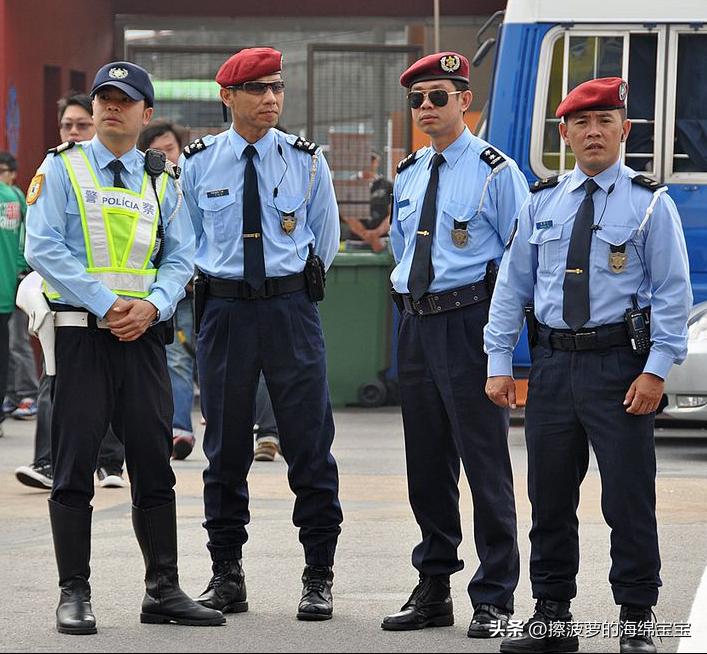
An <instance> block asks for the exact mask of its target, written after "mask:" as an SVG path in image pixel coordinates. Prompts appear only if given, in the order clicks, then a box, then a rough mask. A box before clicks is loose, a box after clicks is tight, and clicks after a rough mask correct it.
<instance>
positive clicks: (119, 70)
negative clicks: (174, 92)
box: [91, 61, 155, 107]
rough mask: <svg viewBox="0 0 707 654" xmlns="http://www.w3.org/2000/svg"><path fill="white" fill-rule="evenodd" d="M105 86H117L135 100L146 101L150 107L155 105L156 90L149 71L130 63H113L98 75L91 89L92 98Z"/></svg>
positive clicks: (107, 65) (104, 67)
mask: <svg viewBox="0 0 707 654" xmlns="http://www.w3.org/2000/svg"><path fill="white" fill-rule="evenodd" d="M104 86H115V88H117V89H120V90H121V91H123V92H124V93H126V94H127V95H128V96H130V97H131V98H132V99H133V100H144V101H145V104H147V106H148V107H152V106H153V105H154V104H155V89H154V88H153V87H152V82H151V81H150V76H149V75H148V73H147V71H146V70H145V69H144V68H142V67H141V66H138V65H137V64H131V63H130V62H129V61H113V62H111V63H109V64H106V65H105V66H103V68H101V69H100V70H99V71H98V72H97V73H96V79H94V80H93V87H92V88H91V97H93V96H94V95H96V91H98V89H102V88H103V87H104Z"/></svg>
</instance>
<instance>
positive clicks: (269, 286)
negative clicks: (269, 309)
mask: <svg viewBox="0 0 707 654" xmlns="http://www.w3.org/2000/svg"><path fill="white" fill-rule="evenodd" d="M304 288H305V278H304V273H296V274H294V275H287V276H286V277H267V278H266V279H265V282H264V283H263V285H262V286H261V287H260V288H259V289H258V290H257V291H255V290H253V287H252V286H251V285H250V284H248V283H247V282H245V281H244V280H242V279H219V278H218V277H209V278H208V281H207V291H206V293H207V295H209V296H211V297H220V298H237V299H239V300H259V299H265V298H269V297H273V296H275V295H282V294H283V293H294V292H295V291H301V290H302V289H304Z"/></svg>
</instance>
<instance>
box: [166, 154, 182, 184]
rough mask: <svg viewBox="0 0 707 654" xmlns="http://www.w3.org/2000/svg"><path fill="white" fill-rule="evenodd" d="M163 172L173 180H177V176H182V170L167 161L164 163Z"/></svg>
mask: <svg viewBox="0 0 707 654" xmlns="http://www.w3.org/2000/svg"><path fill="white" fill-rule="evenodd" d="M164 171H165V172H166V173H167V174H168V175H169V176H170V177H171V178H173V179H179V176H180V175H181V174H182V169H181V168H180V167H179V166H177V165H176V164H173V163H172V162H171V161H170V160H169V159H167V161H165V162H164Z"/></svg>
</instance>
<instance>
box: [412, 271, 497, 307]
mask: <svg viewBox="0 0 707 654" xmlns="http://www.w3.org/2000/svg"><path fill="white" fill-rule="evenodd" d="M400 297H401V298H402V300H403V308H404V309H405V311H407V312H408V313H412V314H415V315H418V316H428V315H430V314H433V313H444V312H445V311H453V310H454V309H461V308H462V307H468V306H469V305H470V304H476V303H477V302H483V301H484V300H487V299H488V298H489V297H490V294H489V291H488V288H487V286H486V281H485V280H484V279H482V280H480V281H478V282H475V283H474V284H469V285H468V286H461V287H460V288H455V289H452V290H451V291H444V292H443V293H426V294H425V295H423V296H422V297H421V298H420V299H419V301H417V302H415V300H413V299H412V296H410V295H409V294H404V295H400Z"/></svg>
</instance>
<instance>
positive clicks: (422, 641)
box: [0, 408, 707, 652]
mask: <svg viewBox="0 0 707 654" xmlns="http://www.w3.org/2000/svg"><path fill="white" fill-rule="evenodd" d="M335 420H336V424H337V437H336V441H335V450H334V451H335V455H336V457H337V460H338V463H339V471H340V475H341V497H342V504H343V509H344V516H345V522H344V525H343V533H342V536H341V539H340V545H339V551H338V553H337V565H336V568H335V571H336V578H335V581H334V601H335V616H334V619H333V620H331V621H328V622H323V623H304V622H298V621H297V620H295V617H294V616H295V610H296V606H297V601H298V599H299V594H300V589H301V585H300V581H299V577H300V575H301V572H302V566H303V558H302V551H301V546H300V545H299V542H298V540H297V533H296V530H295V528H294V527H293V526H292V524H291V521H290V518H291V512H292V501H293V497H292V494H291V492H290V490H289V488H288V486H287V482H286V476H285V473H286V468H285V464H284V461H282V459H278V460H277V461H275V462H274V463H255V464H254V466H253V469H252V471H251V476H250V490H251V498H252V499H251V512H252V520H251V526H250V528H249V533H250V540H249V542H248V544H247V545H246V547H245V551H244V567H245V571H246V578H247V585H248V600H249V604H250V611H249V612H248V613H246V614H239V615H231V616H229V617H228V623H227V625H226V626H225V627H219V628H192V627H179V626H154V625H141V624H140V623H139V620H138V614H139V608H140V601H141V598H142V593H143V586H142V577H143V566H142V558H141V555H140V552H139V549H138V546H137V543H136V541H135V538H134V536H133V533H132V526H131V521H130V495H129V491H128V490H127V489H124V490H123V489H102V488H97V489H96V497H95V501H94V506H95V509H94V527H93V558H92V571H93V572H92V579H91V582H92V587H93V606H94V610H95V613H96V616H97V620H98V629H99V633H98V634H97V635H96V636H87V637H71V636H62V635H59V634H57V633H56V631H55V629H54V609H55V607H56V601H57V599H58V590H57V586H56V566H55V563H54V558H53V551H52V545H51V535H50V532H49V521H48V516H47V507H46V498H47V493H44V492H42V491H34V490H31V489H28V488H26V487H24V486H21V485H20V484H19V483H17V482H16V481H15V478H14V475H13V471H14V469H15V467H16V466H18V465H22V464H27V463H29V462H30V460H31V456H32V448H33V434H34V423H33V422H29V423H23V422H18V421H14V420H8V421H6V423H5V432H6V436H5V438H3V439H2V440H0V453H1V456H0V583H1V587H2V597H3V600H2V609H3V610H2V611H0V651H29V650H31V651H35V652H42V651H60V652H63V651H76V652H82V651H92V652H93V651H100V652H103V651H108V652H114V651H155V652H156V651H164V652H187V651H194V650H208V651H214V652H220V651H272V652H290V651H313V652H319V651H321V652H332V651H342V652H358V651H367V652H409V651H438V652H447V651H449V652H453V651H460V650H463V651H469V652H488V651H497V646H498V642H499V641H497V640H494V641H475V640H470V639H468V638H466V628H467V626H468V623H469V620H470V619H471V614H472V609H471V605H470V602H469V599H468V596H467V595H466V583H467V582H468V580H469V578H470V577H471V575H472V574H473V570H474V569H475V567H476V565H477V562H476V556H475V553H474V549H473V535H472V531H471V525H472V509H471V501H470V497H469V490H468V486H467V485H466V482H465V480H462V485H461V488H462V492H461V498H462V499H461V502H462V521H463V525H464V533H465V540H464V542H463V544H462V552H463V554H462V557H463V558H464V559H465V561H466V569H465V570H464V571H462V572H460V573H458V574H456V575H455V576H454V577H453V579H452V586H453V592H454V601H455V616H456V624H455V626H454V627H451V628H442V629H428V630H424V631H421V632H407V633H391V632H384V631H382V630H381V629H380V627H379V625H380V620H381V618H382V617H383V616H384V615H385V614H387V613H391V612H394V611H396V610H398V608H399V607H400V605H401V604H402V603H403V602H404V601H405V600H406V599H407V596H408V594H409V592H410V590H411V589H412V588H413V586H414V585H415V583H416V581H417V579H416V574H415V571H414V570H413V569H412V568H411V566H410V551H411V549H412V547H413V546H414V544H415V543H416V542H417V539H418V530H417V526H416V524H415V522H414V519H413V517H412V514H411V511H410V509H409V507H408V503H407V496H406V482H405V468H404V455H403V447H402V423H401V419H400V414H399V410H398V409H395V408H386V409H379V410H355V409H347V410H341V411H337V412H336V415H335ZM510 441H511V451H512V457H513V463H514V472H515V486H516V497H517V504H518V517H519V534H520V536H519V543H520V548H521V561H522V568H521V579H520V584H519V588H518V592H517V594H516V616H515V617H517V618H518V619H525V618H527V617H528V615H529V614H530V613H531V612H532V606H533V602H532V600H531V598H530V590H529V583H528V579H527V568H528V565H527V562H528V540H527V532H528V529H529V523H530V507H529V503H528V500H527V494H526V490H525V484H526V475H525V465H526V461H525V448H524V444H523V437H522V430H521V429H520V428H517V427H515V428H513V429H512V431H511V439H510ZM658 457H659V481H658V507H659V509H658V512H659V518H658V519H659V525H660V535H661V547H662V558H663V570H662V577H663V582H664V586H663V589H662V592H661V601H660V604H659V606H658V607H657V610H656V613H657V616H658V620H659V622H661V623H668V622H670V623H672V622H686V621H687V620H688V616H689V615H690V609H691V606H692V600H693V597H694V595H695V590H696V588H697V585H698V583H699V581H700V578H701V576H702V573H703V570H704V568H705V565H706V563H707V551H706V548H705V542H706V538H705V537H706V536H707V508H706V507H707V466H705V463H706V462H707V440H693V441H679V442H675V441H673V440H661V441H659V445H658ZM204 465H205V459H204V457H203V454H202V452H201V451H200V450H198V451H195V452H194V453H192V455H191V456H190V457H189V458H188V459H187V460H186V461H181V462H175V463H174V468H175V471H176V474H177V480H178V482H177V488H176V490H177V493H178V516H179V543H180V574H181V582H182V587H183V588H184V589H185V590H186V591H187V592H188V593H191V594H194V595H196V594H198V593H199V592H201V590H203V588H204V586H205V584H206V582H207V581H208V579H209V577H210V563H209V559H208V555H207V552H206V548H205V543H206V533H205V531H204V530H203V529H202V527H201V524H200V523H201V521H202V519H203V509H202V500H201V471H202V469H203V467H204ZM599 497H600V486H599V480H598V473H597V471H596V465H595V464H594V463H592V465H591V467H590V471H589V473H588V475H587V479H586V480H585V483H584V486H583V492H582V503H581V506H580V521H581V541H582V566H581V571H580V576H579V580H578V581H579V589H580V590H579V597H578V598H577V600H576V601H575V602H574V603H573V607H572V610H573V613H574V616H575V619H576V620H581V621H589V620H591V621H611V622H613V621H616V620H617V607H615V606H614V604H613V600H612V598H611V592H610V589H609V585H608V581H607V576H608V569H609V540H608V539H609V533H608V528H607V527H606V525H605V524H604V522H603V519H602V517H601V512H600V508H599ZM658 645H659V650H660V651H666V652H667V651H675V650H676V649H677V646H678V639H676V638H664V639H663V643H662V645H661V644H660V643H658ZM580 648H581V651H583V652H613V651H618V642H617V640H616V639H606V638H592V639H582V640H581V643H580Z"/></svg>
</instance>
